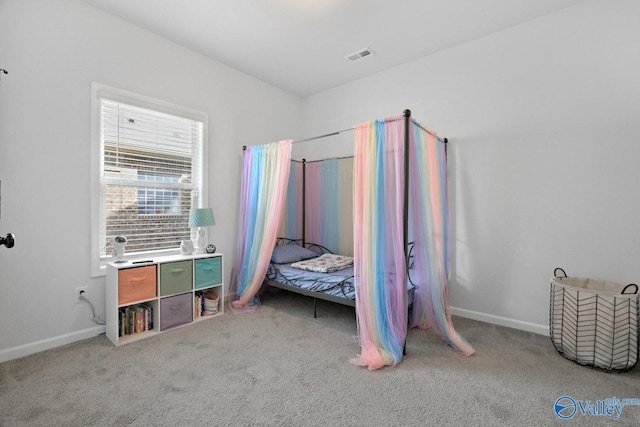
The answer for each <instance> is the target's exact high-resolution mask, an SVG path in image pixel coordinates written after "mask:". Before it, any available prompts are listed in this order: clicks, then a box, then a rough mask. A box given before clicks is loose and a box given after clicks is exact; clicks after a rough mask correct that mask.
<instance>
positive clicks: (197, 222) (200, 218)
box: [189, 208, 216, 254]
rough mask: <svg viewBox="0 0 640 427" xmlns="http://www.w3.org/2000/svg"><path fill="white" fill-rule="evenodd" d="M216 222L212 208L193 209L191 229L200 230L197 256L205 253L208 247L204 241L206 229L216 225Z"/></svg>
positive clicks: (191, 212)
mask: <svg viewBox="0 0 640 427" xmlns="http://www.w3.org/2000/svg"><path fill="white" fill-rule="evenodd" d="M215 224H216V220H215V219H214V218H213V211H212V210H211V208H199V209H191V211H190V212H189V227H191V228H196V227H197V228H198V239H197V240H196V251H195V253H197V254H202V253H204V247H205V246H206V245H207V244H206V242H205V239H204V228H203V227H208V226H210V225H215Z"/></svg>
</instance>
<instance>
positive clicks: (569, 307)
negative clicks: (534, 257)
mask: <svg viewBox="0 0 640 427" xmlns="http://www.w3.org/2000/svg"><path fill="white" fill-rule="evenodd" d="M556 270H558V269H556ZM563 272H564V271H563ZM627 288H628V289H625V285H621V284H618V283H613V282H607V281H603V280H596V279H590V278H580V277H552V278H551V293H550V294H551V295H550V309H549V333H550V336H551V340H552V342H553V345H554V346H555V348H556V350H558V352H559V353H560V354H562V355H563V356H564V357H566V358H567V359H569V360H573V361H575V362H577V363H579V364H581V365H590V366H593V367H596V368H600V369H604V370H607V371H628V370H630V369H633V367H634V366H635V365H636V363H637V359H638V330H639V328H638V295H637V287H636V286H635V285H628V287H627ZM623 290H624V291H625V293H624V294H623V293H622V292H623ZM634 291H635V293H628V292H634Z"/></svg>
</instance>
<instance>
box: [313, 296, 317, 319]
mask: <svg viewBox="0 0 640 427" xmlns="http://www.w3.org/2000/svg"><path fill="white" fill-rule="evenodd" d="M317 306H318V298H314V299H313V318H314V319H316V318H317V317H318V316H317V315H316V308H317Z"/></svg>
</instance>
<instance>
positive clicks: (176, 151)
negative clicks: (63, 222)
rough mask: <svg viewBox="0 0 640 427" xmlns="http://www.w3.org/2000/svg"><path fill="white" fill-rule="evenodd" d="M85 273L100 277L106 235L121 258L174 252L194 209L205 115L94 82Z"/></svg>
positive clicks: (108, 250) (108, 251)
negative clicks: (118, 243) (119, 247)
mask: <svg viewBox="0 0 640 427" xmlns="http://www.w3.org/2000/svg"><path fill="white" fill-rule="evenodd" d="M92 92H93V95H94V97H93V104H94V105H93V124H92V134H93V135H92V140H93V146H92V155H93V156H94V159H93V160H94V162H93V163H94V165H95V166H94V168H93V169H94V171H93V175H94V177H93V179H94V182H95V186H94V191H93V193H97V196H96V194H94V195H93V197H92V216H93V221H92V227H93V230H92V254H93V261H92V271H93V273H94V275H100V274H104V264H105V263H106V262H107V261H109V259H110V257H111V255H112V250H113V247H112V246H111V244H110V240H111V238H113V237H115V236H117V235H119V234H122V235H124V236H126V237H127V245H126V254H127V255H128V256H132V257H137V256H150V255H152V254H156V253H178V251H179V247H180V242H181V241H182V240H185V239H190V238H191V229H190V228H189V226H188V222H189V210H190V209H191V208H192V207H202V206H203V205H204V203H205V201H204V200H202V197H201V195H203V194H206V192H205V191H204V188H203V183H204V177H203V167H202V166H203V161H204V146H203V145H204V144H203V141H204V133H205V130H206V114H204V113H198V112H194V111H192V110H188V109H185V108H182V107H177V106H175V105H170V104H168V103H165V102H162V101H157V100H153V99H150V98H146V97H142V96H138V95H135V94H131V93H128V92H124V91H119V90H117V89H113V88H108V87H105V86H102V85H98V84H94V85H93V88H92Z"/></svg>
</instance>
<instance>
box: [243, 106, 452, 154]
mask: <svg viewBox="0 0 640 427" xmlns="http://www.w3.org/2000/svg"><path fill="white" fill-rule="evenodd" d="M406 111H409V116H410V115H411V111H410V110H406ZM403 115H404V112H403ZM403 118H404V117H399V118H398V119H397V120H401V119H403ZM411 120H412V121H413V123H415V124H416V125H418V126H419V127H420V128H421V129H422V130H424V131H425V132H428V133H430V134H433V135H435V133H434V132H433V131H432V130H430V129H427V128H425V127H424V126H422V125H421V124H420V123H419V122H417V121H415V120H413V118H412V119H411ZM355 129H356V127H355V126H354V127H350V128H347V129H342V130H338V131H335V132H331V133H325V134H324V135H318V136H312V137H309V138H304V139H295V140H293V141H291V143H292V144H298V143H300V142H307V141H314V140H316V139H322V138H326V137H328V136H335V135H340V134H341V133H343V132H349V131H352V130H355ZM442 142H444V143H445V144H446V143H447V142H449V141H448V139H447V138H442ZM246 149H247V146H246V145H243V146H242V151H245V150H246Z"/></svg>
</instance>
